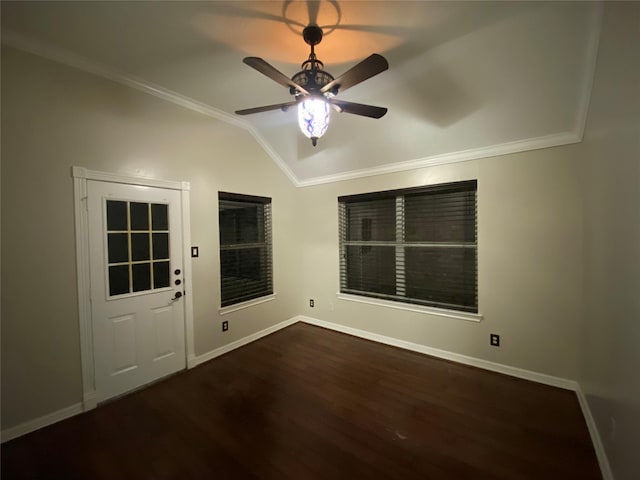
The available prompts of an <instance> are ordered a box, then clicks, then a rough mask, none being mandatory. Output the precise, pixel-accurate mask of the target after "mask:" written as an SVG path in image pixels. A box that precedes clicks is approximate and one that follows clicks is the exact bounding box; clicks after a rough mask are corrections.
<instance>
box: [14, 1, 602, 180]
mask: <svg viewBox="0 0 640 480" xmlns="http://www.w3.org/2000/svg"><path fill="white" fill-rule="evenodd" d="M603 11H604V5H603V3H602V2H598V3H594V6H593V8H592V12H591V18H590V29H589V31H590V34H589V39H588V45H587V48H586V50H585V69H584V76H583V82H582V85H580V86H579V92H580V93H579V101H578V106H577V109H576V114H575V117H574V126H573V129H572V130H570V131H566V132H561V133H556V134H550V135H545V136H541V137H535V138H527V139H521V140H516V141H512V142H507V143H502V144H498V145H490V146H487V147H480V148H473V149H468V150H460V151H457V152H449V153H443V154H437V155H432V156H428V157H423V158H418V159H413V160H407V161H404V162H397V163H392V164H385V165H380V166H376V167H371V168H365V169H359V170H351V171H348V172H343V173H338V174H331V175H324V176H319V177H313V178H309V179H300V178H298V176H297V175H296V174H295V173H294V172H293V171H292V170H291V168H290V167H289V165H288V164H287V163H286V162H285V161H284V160H283V158H282V157H281V156H280V155H279V154H278V153H277V152H276V151H275V150H274V149H273V147H272V146H271V144H270V143H269V142H267V141H266V140H265V138H264V137H263V136H262V135H261V134H260V133H259V132H258V130H257V129H256V128H255V127H254V126H253V125H252V124H251V123H249V122H247V121H245V120H241V119H238V118H237V117H236V116H233V115H231V114H229V113H227V112H224V111H222V110H219V109H217V108H215V107H212V106H210V105H207V104H205V103H203V102H199V101H197V100H194V99H192V98H190V97H187V96H185V95H181V94H179V93H177V92H174V91H171V90H169V89H166V88H164V87H161V86H159V85H155V84H152V83H150V82H147V81H145V80H142V79H139V78H136V77H133V76H130V75H126V74H124V73H121V72H115V71H113V70H111V69H109V68H107V67H105V66H103V65H100V64H98V63H96V62H93V61H91V60H89V59H87V58H84V57H81V56H79V55H76V54H73V53H71V52H68V51H66V50H63V49H60V48H57V47H53V46H51V45H46V44H43V43H42V42H38V41H35V40H33V39H30V38H28V37H26V36H23V35H20V34H17V33H15V32H11V31H3V32H2V43H3V44H6V45H9V46H11V47H14V48H17V49H19V50H23V51H26V52H28V53H32V54H34V55H38V56H40V57H44V58H47V59H49V60H53V61H55V62H58V63H62V64H65V65H68V66H71V67H74V68H77V69H79V70H82V71H85V72H88V73H91V74H94V75H97V76H99V77H102V78H106V79H108V80H111V81H114V82H116V83H119V84H122V85H125V86H128V87H130V88H134V89H136V90H138V91H141V92H144V93H147V94H149V95H153V96H155V97H157V98H160V99H162V100H165V101H168V102H171V103H173V104H175V105H179V106H181V107H184V108H187V109H189V110H192V111H195V112H198V113H201V114H203V115H206V116H208V117H211V118H215V119H216V120H220V121H222V122H225V123H227V124H230V125H233V126H236V127H239V128H242V129H243V130H246V131H247V132H248V133H249V134H250V135H251V136H252V137H253V138H254V140H255V141H256V142H257V143H258V145H260V147H261V148H262V149H263V150H264V152H265V153H266V154H267V155H268V156H269V157H270V158H271V160H272V161H273V162H274V163H275V164H276V166H277V167H278V168H279V169H280V170H281V171H282V172H283V173H284V174H285V176H286V177H287V178H288V179H289V180H290V181H291V183H292V184H293V185H294V186H296V187H309V186H314V185H322V184H327V183H334V182H341V181H346V180H354V179H358V178H364V177H371V176H376V175H385V174H391V173H397V172H403V171H407V170H415V169H419V168H426V167H432V166H436V165H445V164H449V163H458V162H467V161H470V160H479V159H482V158H487V157H494V156H498V155H507V154H512V153H520V152H526V151H530V150H538V149H542V148H550V147H557V146H562V145H569V144H573V143H579V142H581V141H582V137H583V134H584V129H585V126H586V121H587V115H588V111H589V102H590V99H591V90H592V86H593V79H594V76H595V70H596V62H597V56H598V45H599V40H600V30H601V25H602V18H603Z"/></svg>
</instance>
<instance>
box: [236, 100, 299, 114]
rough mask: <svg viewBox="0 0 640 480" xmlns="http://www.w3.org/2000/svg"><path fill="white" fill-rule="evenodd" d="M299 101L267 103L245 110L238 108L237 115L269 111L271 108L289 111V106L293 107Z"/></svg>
mask: <svg viewBox="0 0 640 480" xmlns="http://www.w3.org/2000/svg"><path fill="white" fill-rule="evenodd" d="M296 103H298V102H286V103H278V104H276V105H265V106H264V107H255V108H245V109H244V110H236V115H251V114H252V113H261V112H269V111H271V110H282V111H287V110H288V109H289V107H293V106H294V105H295V104H296Z"/></svg>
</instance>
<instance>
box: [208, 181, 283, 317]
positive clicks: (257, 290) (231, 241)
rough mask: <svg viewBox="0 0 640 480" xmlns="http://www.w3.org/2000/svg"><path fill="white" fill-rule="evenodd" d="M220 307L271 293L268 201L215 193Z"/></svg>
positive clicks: (247, 196)
mask: <svg viewBox="0 0 640 480" xmlns="http://www.w3.org/2000/svg"><path fill="white" fill-rule="evenodd" d="M218 216H219V223H220V285H221V287H220V289H221V306H222V307H227V306H229V305H234V304H237V303H241V302H246V301H248V300H253V299H255V298H259V297H264V296H266V295H271V294H273V278H272V265H271V199H270V198H266V197H255V196H251V195H240V194H236V193H227V192H218Z"/></svg>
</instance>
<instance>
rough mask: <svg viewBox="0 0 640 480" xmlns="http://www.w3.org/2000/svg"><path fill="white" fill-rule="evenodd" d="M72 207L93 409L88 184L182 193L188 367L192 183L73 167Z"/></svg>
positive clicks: (86, 385) (86, 402) (87, 392)
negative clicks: (190, 203)
mask: <svg viewBox="0 0 640 480" xmlns="http://www.w3.org/2000/svg"><path fill="white" fill-rule="evenodd" d="M71 170H72V176H73V205H74V212H75V229H76V232H75V233H76V271H77V279H78V284H77V287H78V319H79V322H80V353H81V363H82V408H83V410H90V409H92V408H95V406H96V404H97V397H96V384H95V369H94V361H93V358H94V357H93V340H92V338H93V330H92V321H91V286H90V278H91V276H90V268H89V265H90V263H89V212H88V209H87V181H88V180H97V181H101V182H113V183H124V184H129V185H142V186H146V187H160V188H167V189H171V190H179V191H180V200H181V209H182V242H183V251H182V261H183V263H182V266H183V271H184V277H183V278H184V287H185V292H186V295H185V296H184V302H183V305H184V319H185V339H186V352H187V358H186V361H187V362H186V363H187V365H189V364H192V363H193V359H195V343H194V336H193V299H192V295H191V293H192V291H193V290H192V283H191V281H192V277H191V222H190V218H191V217H190V206H189V193H190V189H191V187H190V184H189V182H177V181H171V180H160V179H155V178H145V177H136V176H131V175H121V174H114V173H106V172H99V171H95V170H88V169H86V168H83V167H72V169H71Z"/></svg>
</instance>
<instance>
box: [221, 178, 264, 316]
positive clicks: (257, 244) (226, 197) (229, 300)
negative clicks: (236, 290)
mask: <svg viewBox="0 0 640 480" xmlns="http://www.w3.org/2000/svg"><path fill="white" fill-rule="evenodd" d="M225 202H227V206H230V204H231V203H233V204H237V203H247V204H248V205H253V206H256V207H257V206H262V209H261V211H262V218H256V232H261V233H260V234H258V240H259V241H248V242H238V243H235V244H225V243H224V242H223V235H224V232H223V228H224V227H223V224H222V215H221V212H222V211H223V207H224V206H225ZM271 203H272V200H271V198H270V197H261V196H256V195H245V194H238V193H231V192H223V191H219V192H218V228H219V235H218V238H219V249H218V252H219V261H220V277H219V278H220V310H219V311H220V314H221V315H224V314H226V313H231V312H234V311H237V310H240V309H243V308H247V307H250V306H253V305H257V304H260V303H264V302H267V301H270V300H273V299H274V298H275V293H274V286H273V243H272V216H271ZM260 224H262V225H260ZM260 227H261V228H260ZM260 237H262V238H263V240H260ZM252 248H258V249H262V250H263V251H262V253H261V254H260V255H261V260H260V262H259V265H260V278H259V279H258V280H257V281H256V282H257V283H265V284H266V287H265V288H264V289H261V290H259V291H256V292H255V293H253V294H249V295H244V296H236V297H235V298H234V297H233V296H229V297H225V293H224V288H223V284H224V282H225V278H224V275H225V273H224V266H223V263H224V261H223V255H224V253H223V252H241V251H242V250H245V249H252ZM262 255H264V259H262Z"/></svg>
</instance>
